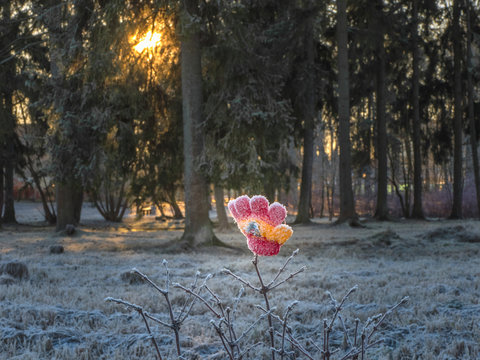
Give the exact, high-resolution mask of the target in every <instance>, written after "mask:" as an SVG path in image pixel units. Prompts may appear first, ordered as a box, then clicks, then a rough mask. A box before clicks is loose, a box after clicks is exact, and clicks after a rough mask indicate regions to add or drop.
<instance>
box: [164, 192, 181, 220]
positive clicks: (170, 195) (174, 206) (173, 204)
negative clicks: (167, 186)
mask: <svg viewBox="0 0 480 360" xmlns="http://www.w3.org/2000/svg"><path fill="white" fill-rule="evenodd" d="M175 193H176V191H175V188H173V190H171V191H169V192H168V194H167V196H168V199H169V202H168V203H169V204H170V207H171V208H172V210H173V218H174V219H183V214H182V210H180V207H179V206H178V203H177V199H176V198H175Z"/></svg>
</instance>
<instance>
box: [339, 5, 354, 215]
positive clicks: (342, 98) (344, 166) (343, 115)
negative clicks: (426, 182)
mask: <svg viewBox="0 0 480 360" xmlns="http://www.w3.org/2000/svg"><path fill="white" fill-rule="evenodd" d="M337 43H338V137H339V139H338V140H339V146H340V162H339V180H340V215H339V217H338V220H337V223H340V222H344V221H347V220H349V221H352V220H353V221H357V214H356V213H355V203H354V200H353V189H352V160H351V153H350V152H351V149H350V89H349V87H350V82H349V73H348V28H347V1H346V0H339V1H337Z"/></svg>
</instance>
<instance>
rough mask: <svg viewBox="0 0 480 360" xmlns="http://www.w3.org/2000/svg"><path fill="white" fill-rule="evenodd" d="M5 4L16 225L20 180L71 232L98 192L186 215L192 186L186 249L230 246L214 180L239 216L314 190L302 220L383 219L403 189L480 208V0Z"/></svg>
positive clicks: (405, 193)
mask: <svg viewBox="0 0 480 360" xmlns="http://www.w3.org/2000/svg"><path fill="white" fill-rule="evenodd" d="M0 9H1V10H0V11H1V22H0V33H1V37H0V77H1V80H0V94H1V96H2V107H1V113H0V118H1V122H2V126H1V128H0V179H1V180H0V209H1V215H2V220H3V222H15V220H16V217H15V206H14V195H13V194H14V174H17V176H20V177H24V178H25V179H26V180H28V181H29V183H31V184H32V186H34V187H35V188H36V189H37V191H38V193H39V194H40V198H41V200H42V204H43V210H44V214H45V219H46V220H47V221H48V222H50V223H52V224H56V229H57V230H61V229H64V228H65V226H66V225H67V224H77V223H78V222H79V221H80V217H81V208H82V202H83V197H84V196H85V195H88V196H89V198H90V199H91V200H92V201H93V202H94V203H95V205H96V207H97V208H98V210H99V211H100V213H101V214H102V215H103V216H104V217H105V219H107V220H110V221H121V219H122V217H123V215H124V213H125V211H126V209H127V208H128V207H130V206H134V205H135V204H137V205H141V204H142V203H143V202H144V201H145V200H146V199H149V200H150V201H151V202H153V203H154V204H156V205H159V208H160V209H161V208H162V207H161V204H162V203H168V204H170V205H171V207H172V212H173V213H174V215H175V216H177V217H181V216H183V214H182V212H181V209H180V207H179V206H178V204H177V201H178V198H179V196H180V197H181V198H182V199H184V201H185V212H186V214H185V217H186V230H185V235H184V240H185V243H187V244H192V243H198V242H200V243H201V242H211V241H215V239H216V238H215V236H214V234H213V231H212V228H211V224H210V221H209V219H208V208H209V198H208V197H209V195H210V194H209V189H213V195H214V197H215V199H216V202H217V203H218V204H220V205H222V206H219V208H218V213H219V218H221V219H223V220H225V219H226V216H225V213H224V211H225V210H224V207H223V204H224V201H223V199H224V197H225V192H224V191H225V190H229V191H230V190H232V191H234V192H238V193H240V192H244V191H245V192H249V193H263V194H265V195H266V196H267V198H269V199H270V200H271V201H273V200H274V199H275V198H276V197H277V198H279V199H287V201H288V198H289V194H292V193H295V192H297V193H298V195H297V197H298V199H295V207H296V209H297V216H296V222H297V223H308V222H309V221H310V218H311V217H312V215H313V214H312V212H316V213H317V214H318V213H319V212H320V214H321V215H323V213H324V208H325V207H328V209H329V210H328V211H329V212H330V216H332V215H334V216H337V217H338V221H340V222H342V221H350V222H351V223H352V224H358V214H359V212H362V214H364V213H365V211H364V210H365V209H364V206H363V207H362V204H363V203H364V200H365V201H367V202H368V201H370V200H371V199H370V198H373V202H374V204H375V205H374V208H373V209H371V210H368V211H366V214H367V215H370V216H375V217H376V218H377V219H380V220H385V219H389V218H390V217H391V215H392V197H393V198H394V199H395V204H397V205H398V206H399V208H400V211H401V213H400V214H401V215H402V216H405V217H413V218H424V217H425V208H426V205H428V203H429V202H434V201H438V198H435V199H434V200H432V199H431V198H430V194H432V193H433V194H440V193H441V194H446V195H445V196H446V198H445V199H444V201H443V203H448V206H450V211H449V214H448V216H449V217H451V218H461V217H463V216H464V213H463V210H464V209H465V206H464V204H463V203H462V201H463V199H464V197H465V192H466V191H468V194H469V195H471V194H473V192H474V193H475V194H476V202H477V203H476V204H475V205H476V207H478V206H479V205H480V178H479V165H478V161H479V160H478V151H477V147H478V145H477V141H478V131H477V128H478V126H479V125H478V123H479V121H480V120H479V119H480V117H479V115H478V114H479V109H480V98H479V96H478V93H479V82H480V70H479V69H480V66H479V65H480V27H479V23H478V18H479V12H480V4H479V2H478V1H476V0H453V1H440V2H438V1H432V0H413V1H396V2H393V1H386V0H375V1H366V0H361V1H350V2H348V1H346V0H338V1H313V0H302V1H294V2H292V1H287V0H280V1H274V0H257V1H250V0H238V1H223V0H219V1H207V0H184V1H168V0H148V1H147V0H129V1H120V0H102V1H93V0H70V1H59V0H48V1H35V0H13V1H8V2H2V3H1V5H0ZM319 164H320V165H319ZM316 168H317V170H318V169H320V170H319V171H320V174H318V173H317V172H315V169H316ZM470 179H472V181H470ZM471 184H473V185H471ZM465 186H467V190H466V189H465ZM450 189H451V190H450ZM468 197H469V198H470V197H472V196H468ZM319 199H321V200H319ZM316 204H319V205H318V206H317V205H316ZM312 210H313V211H312ZM475 213H476V214H478V208H477V209H476V212H475ZM427 215H428V212H427Z"/></svg>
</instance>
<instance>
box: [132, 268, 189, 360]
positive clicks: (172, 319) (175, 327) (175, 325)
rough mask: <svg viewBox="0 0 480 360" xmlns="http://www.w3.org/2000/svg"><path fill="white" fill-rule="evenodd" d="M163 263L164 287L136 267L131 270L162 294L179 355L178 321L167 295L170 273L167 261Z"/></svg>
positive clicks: (180, 353)
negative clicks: (164, 270)
mask: <svg viewBox="0 0 480 360" xmlns="http://www.w3.org/2000/svg"><path fill="white" fill-rule="evenodd" d="M163 265H164V266H165V269H166V272H167V273H166V286H165V289H162V288H160V287H159V286H158V285H157V284H155V283H154V282H153V281H152V280H150V279H149V277H148V276H147V275H145V274H143V273H142V272H140V271H139V270H137V269H135V268H134V269H132V271H133V272H134V273H136V274H138V275H140V276H141V277H142V279H144V280H145V281H146V282H148V283H149V284H150V285H151V286H152V287H153V288H154V289H156V290H157V291H158V292H159V293H160V294H162V295H163V296H164V297H165V301H166V302H167V307H168V313H169V316H170V322H171V324H170V328H171V329H172V330H173V333H174V334H175V345H176V348H177V355H178V356H180V355H182V350H181V348H180V324H181V323H180V322H179V321H178V320H177V319H175V316H174V315H173V309H172V303H171V302H170V297H169V295H168V293H169V283H170V275H169V270H168V266H167V262H166V261H165V260H164V261H163Z"/></svg>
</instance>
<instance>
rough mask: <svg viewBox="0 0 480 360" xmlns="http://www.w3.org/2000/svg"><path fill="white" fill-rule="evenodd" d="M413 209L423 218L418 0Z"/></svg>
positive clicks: (415, 12)
mask: <svg viewBox="0 0 480 360" xmlns="http://www.w3.org/2000/svg"><path fill="white" fill-rule="evenodd" d="M412 40H413V44H412V45H413V75H412V83H413V84H412V86H413V126H412V129H413V133H412V135H413V210H412V218H415V219H424V218H425V216H424V215H423V206H422V156H421V147H420V100H419V97H420V94H419V68H418V60H419V54H418V0H414V1H413V33H412Z"/></svg>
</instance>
